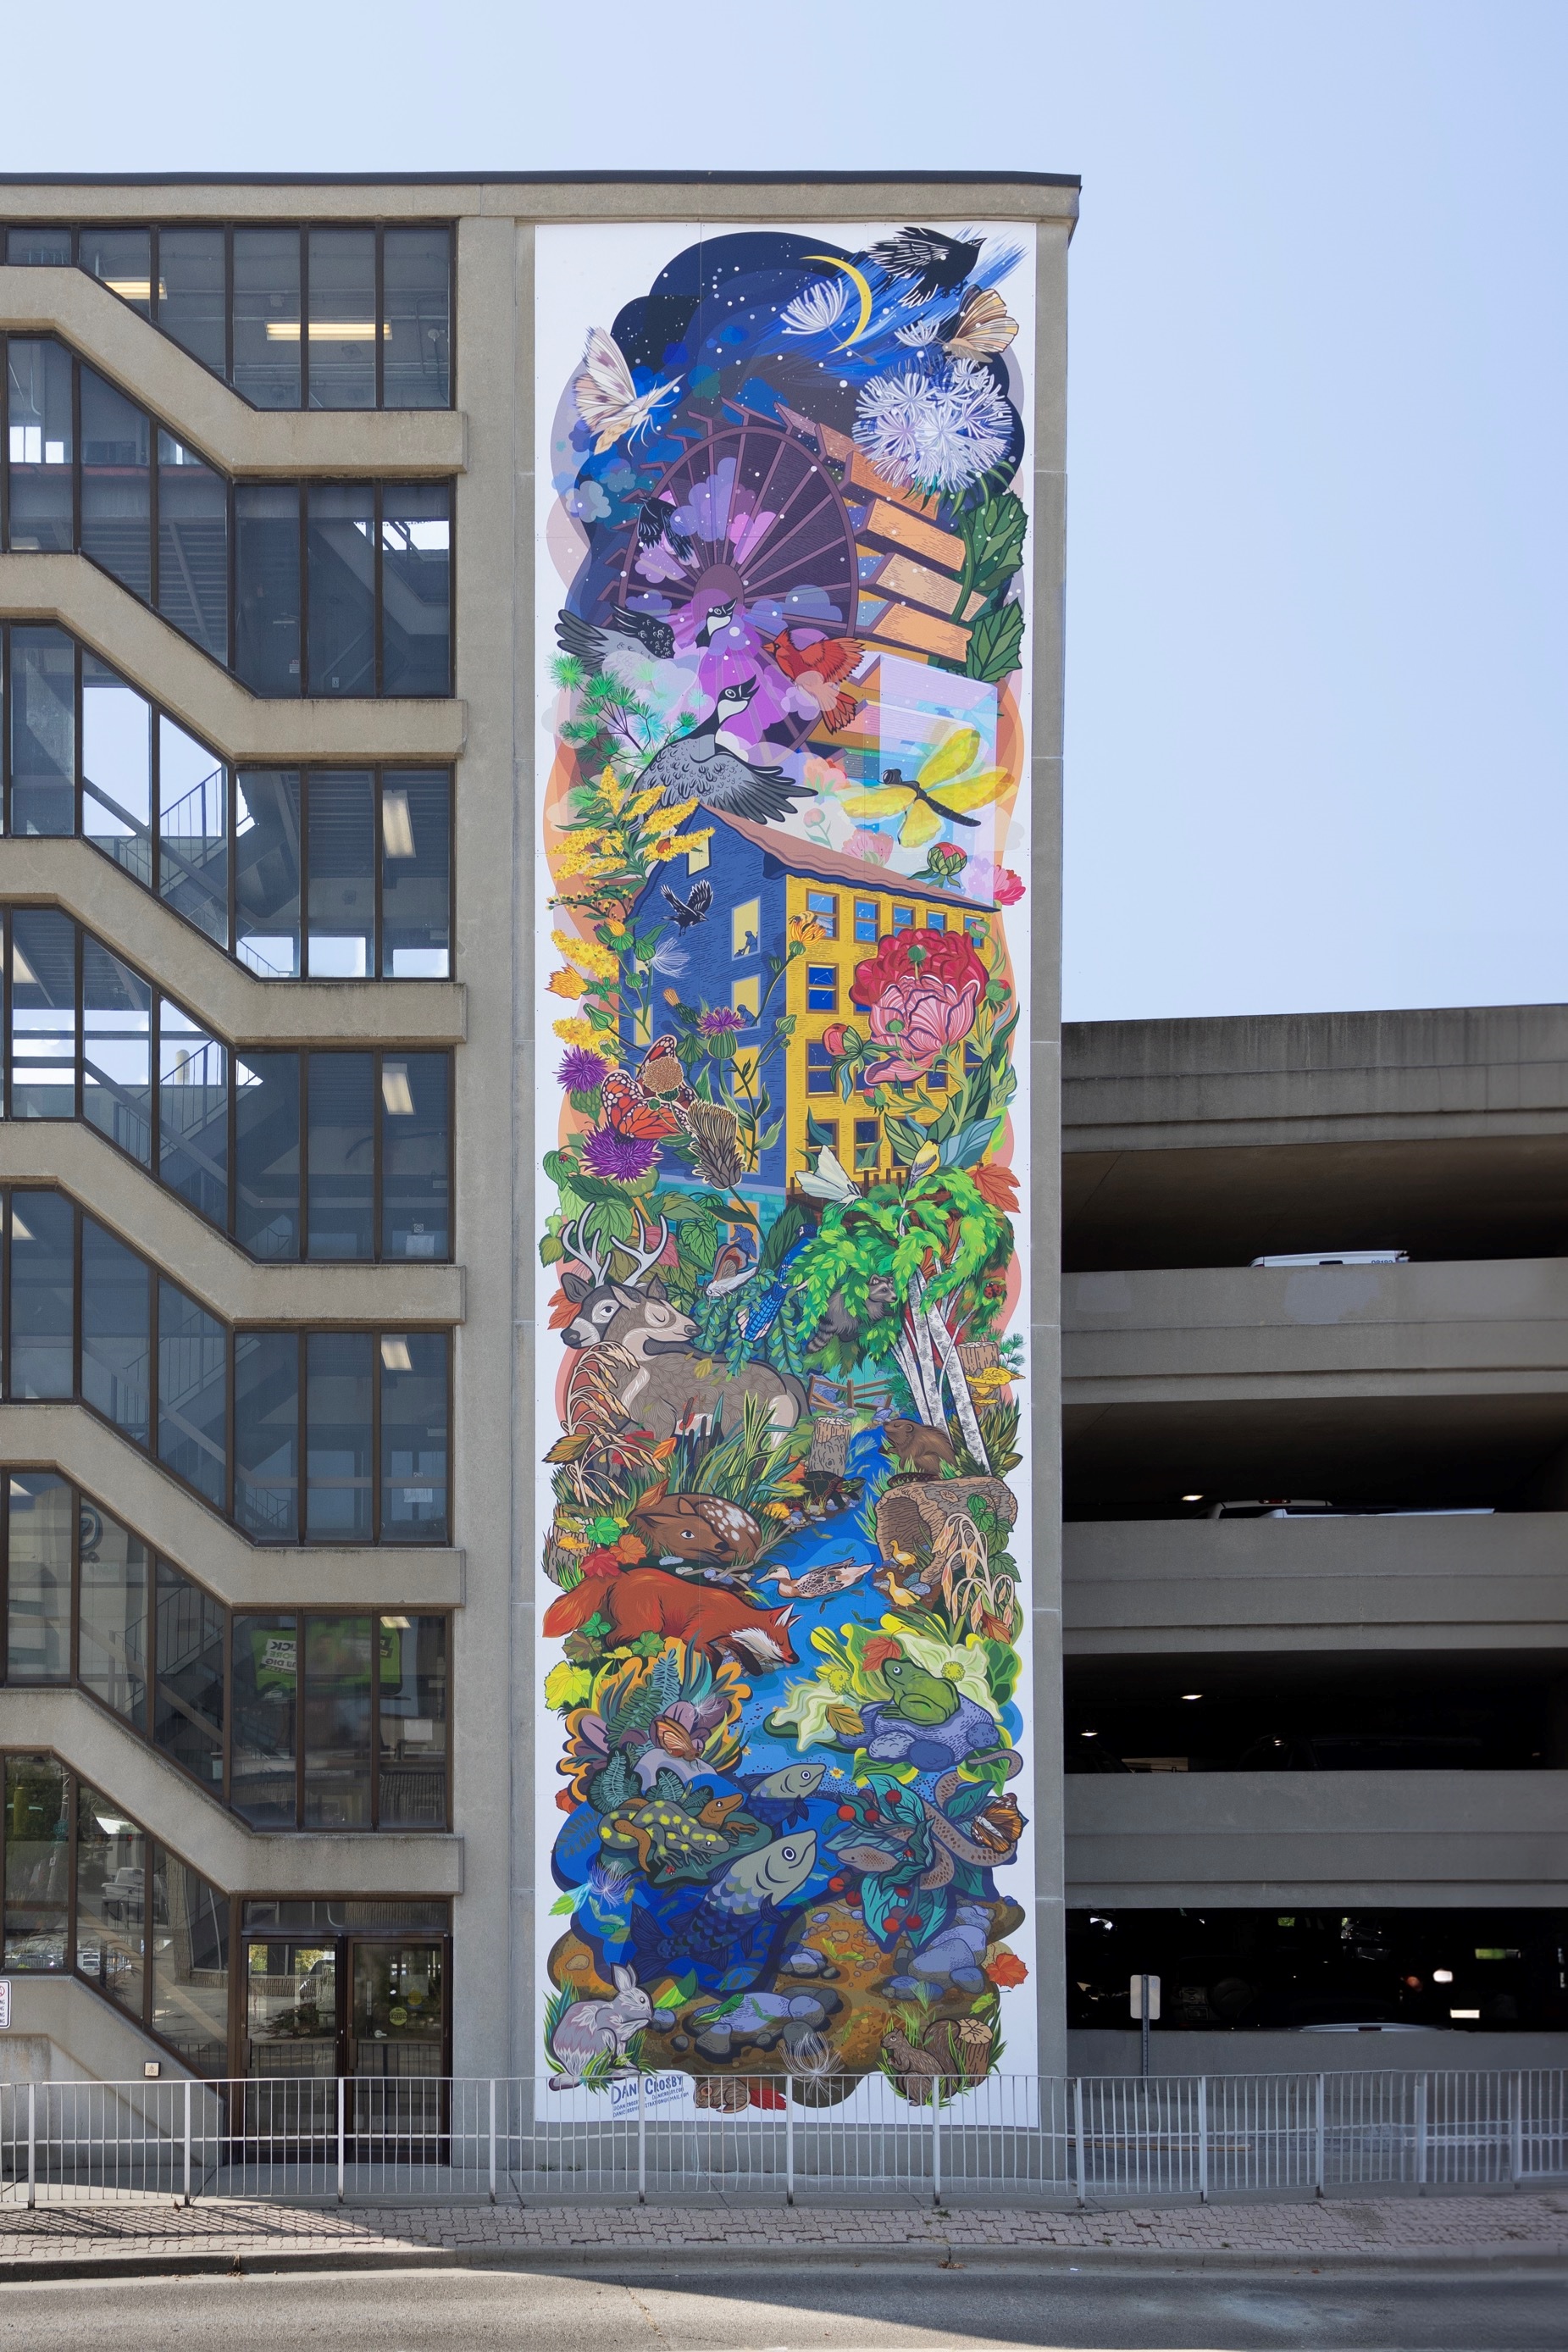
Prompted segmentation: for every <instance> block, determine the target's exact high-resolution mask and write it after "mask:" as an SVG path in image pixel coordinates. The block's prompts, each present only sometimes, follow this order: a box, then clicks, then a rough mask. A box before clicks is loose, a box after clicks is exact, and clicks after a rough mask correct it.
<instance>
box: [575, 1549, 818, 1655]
mask: <svg viewBox="0 0 1568 2352" xmlns="http://www.w3.org/2000/svg"><path fill="white" fill-rule="evenodd" d="M594 1615H601V1616H604V1617H607V1618H608V1619H609V1620H610V1623H611V1626H612V1629H613V1632H614V1637H615V1640H616V1641H617V1642H634V1641H635V1640H636V1638H637V1636H638V1634H639V1633H668V1634H670V1635H671V1636H672V1637H673V1639H674V1640H675V1641H677V1642H690V1643H692V1644H693V1646H694V1647H695V1648H696V1649H699V1650H716V1651H725V1652H727V1653H728V1654H729V1655H730V1656H731V1657H737V1658H739V1659H740V1661H741V1662H742V1664H745V1665H748V1666H751V1667H754V1668H756V1669H757V1670H758V1672H761V1673H766V1672H767V1671H768V1669H769V1668H771V1667H773V1666H792V1665H794V1664H797V1663H798V1662H797V1659H796V1656H795V1653H794V1651H793V1650H792V1649H791V1648H790V1646H789V1624H790V1612H789V1610H788V1609H749V1608H747V1604H746V1602H745V1601H739V1600H737V1598H736V1596H735V1594H734V1593H733V1592H721V1591H716V1590H715V1589H714V1588H713V1587H712V1586H708V1585H696V1584H685V1583H683V1582H682V1580H681V1579H680V1578H679V1577H678V1576H668V1575H666V1574H665V1572H664V1570H663V1569H662V1568H628V1569H623V1570H622V1571H621V1573H620V1574H619V1575H615V1574H613V1573H612V1574H610V1575H603V1574H600V1575H594V1574H589V1575H586V1576H584V1578H583V1580H582V1582H581V1583H580V1584H578V1585H574V1586H573V1588H572V1590H571V1591H570V1592H563V1593H561V1594H560V1595H559V1598H558V1599H556V1600H554V1601H551V1602H550V1605H549V1608H548V1609H547V1610H546V1612H545V1622H544V1630H545V1632H546V1633H576V1631H577V1629H578V1627H579V1626H580V1625H585V1624H586V1623H587V1622H588V1620H589V1619H590V1618H591V1617H592V1616H594Z"/></svg>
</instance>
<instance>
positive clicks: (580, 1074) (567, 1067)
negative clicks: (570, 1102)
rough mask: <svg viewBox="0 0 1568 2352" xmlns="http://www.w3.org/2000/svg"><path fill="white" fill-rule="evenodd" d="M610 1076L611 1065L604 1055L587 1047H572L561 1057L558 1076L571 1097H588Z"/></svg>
mask: <svg viewBox="0 0 1568 2352" xmlns="http://www.w3.org/2000/svg"><path fill="white" fill-rule="evenodd" d="M609 1074H610V1065H609V1063H608V1062H607V1061H606V1060H605V1059H604V1056H603V1055H602V1054H596V1053H594V1052H593V1051H592V1049H591V1047H590V1046H587V1045H571V1046H569V1047H568V1049H567V1051H566V1052H565V1053H564V1054H563V1055H561V1062H560V1067H559V1070H558V1071H557V1072H556V1076H557V1077H558V1078H559V1080H560V1083H561V1085H562V1086H563V1087H565V1088H566V1090H567V1092H568V1094H569V1095H587V1094H591V1093H592V1091H593V1089H594V1087H598V1086H602V1085H603V1083H604V1080H605V1079H606V1077H608V1076H609Z"/></svg>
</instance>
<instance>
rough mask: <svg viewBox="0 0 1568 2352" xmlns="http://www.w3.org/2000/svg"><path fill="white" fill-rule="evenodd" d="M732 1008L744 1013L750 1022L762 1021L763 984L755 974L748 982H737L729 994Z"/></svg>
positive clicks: (754, 973) (734, 1010)
mask: <svg viewBox="0 0 1568 2352" xmlns="http://www.w3.org/2000/svg"><path fill="white" fill-rule="evenodd" d="M729 1002H730V1008H731V1010H732V1011H733V1012H736V1013H744V1014H745V1016H746V1018H747V1021H748V1022H751V1021H757V1020H760V1018H761V1014H762V982H761V979H760V978H759V976H758V974H757V973H756V972H753V973H752V974H751V976H750V978H749V979H748V980H737V981H736V982H734V984H733V985H732V987H731V989H730V992H729Z"/></svg>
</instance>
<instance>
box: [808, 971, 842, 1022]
mask: <svg viewBox="0 0 1568 2352" xmlns="http://www.w3.org/2000/svg"><path fill="white" fill-rule="evenodd" d="M838 1009H839V974H838V967H837V965H835V964H831V963H809V964H808V965H807V966H806V1010H807V1012H808V1013H836V1012H837V1011H838Z"/></svg>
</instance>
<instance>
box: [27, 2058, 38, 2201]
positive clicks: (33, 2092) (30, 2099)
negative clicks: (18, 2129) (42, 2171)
mask: <svg viewBox="0 0 1568 2352" xmlns="http://www.w3.org/2000/svg"><path fill="white" fill-rule="evenodd" d="M37 2093H38V2086H37V2084H36V2083H29V2084H28V2085H27V2208H28V2210H29V2211H31V2210H32V2208H33V2207H34V2206H35V2205H36V2204H37V2201H38V2118H37Z"/></svg>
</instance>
